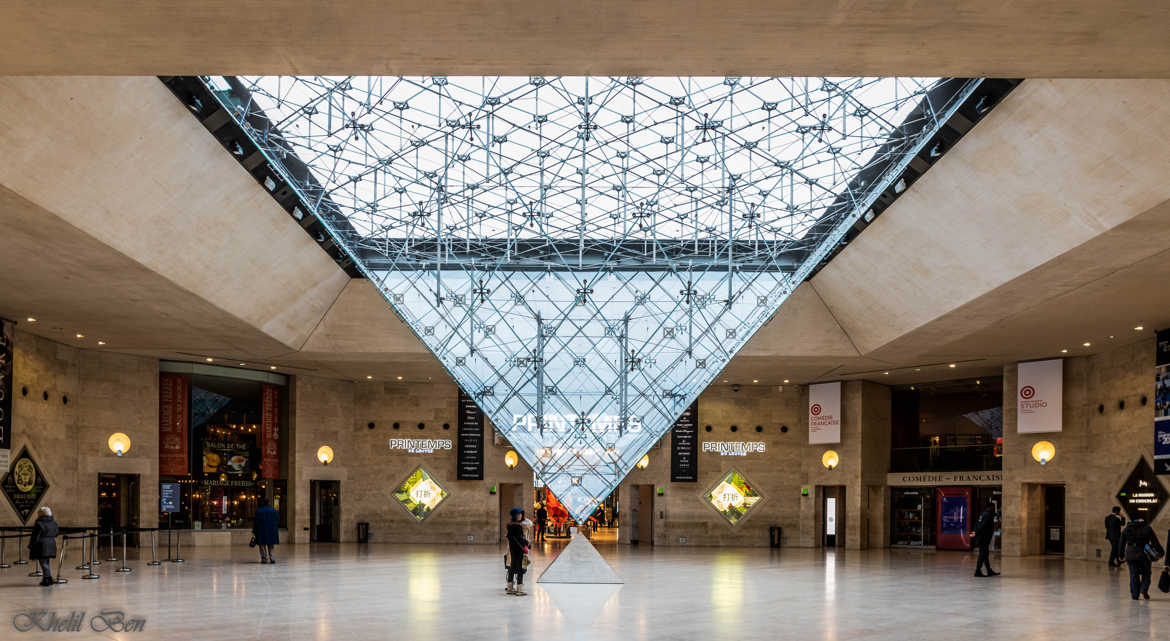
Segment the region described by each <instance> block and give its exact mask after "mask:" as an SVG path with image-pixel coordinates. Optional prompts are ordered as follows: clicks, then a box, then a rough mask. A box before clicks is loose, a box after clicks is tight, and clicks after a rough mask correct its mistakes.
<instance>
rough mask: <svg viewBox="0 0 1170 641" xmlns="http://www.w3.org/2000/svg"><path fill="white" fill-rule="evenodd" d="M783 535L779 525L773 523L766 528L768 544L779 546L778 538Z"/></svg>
mask: <svg viewBox="0 0 1170 641" xmlns="http://www.w3.org/2000/svg"><path fill="white" fill-rule="evenodd" d="M783 535H784V529H783V528H781V527H780V526H779V525H773V526H772V527H769V528H768V544H769V545H771V546H772V547H774V548H778V547H780V540H781V538H782V537H783Z"/></svg>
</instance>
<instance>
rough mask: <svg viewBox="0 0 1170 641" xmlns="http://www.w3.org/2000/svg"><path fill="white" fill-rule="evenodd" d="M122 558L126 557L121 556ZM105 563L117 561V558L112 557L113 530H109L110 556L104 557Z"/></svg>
mask: <svg viewBox="0 0 1170 641" xmlns="http://www.w3.org/2000/svg"><path fill="white" fill-rule="evenodd" d="M122 556H126V555H125V554H122ZM106 560H107V561H117V560H118V557H117V556H115V555H114V528H110V556H108V557H106Z"/></svg>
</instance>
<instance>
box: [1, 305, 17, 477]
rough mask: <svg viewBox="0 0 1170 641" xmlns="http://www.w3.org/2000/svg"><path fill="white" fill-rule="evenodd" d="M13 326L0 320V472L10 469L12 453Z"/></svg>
mask: <svg viewBox="0 0 1170 641" xmlns="http://www.w3.org/2000/svg"><path fill="white" fill-rule="evenodd" d="M13 333H14V329H13V324H12V323H11V322H9V321H6V320H2V319H0V470H6V469H8V462H9V455H10V454H11V453H12V359H13Z"/></svg>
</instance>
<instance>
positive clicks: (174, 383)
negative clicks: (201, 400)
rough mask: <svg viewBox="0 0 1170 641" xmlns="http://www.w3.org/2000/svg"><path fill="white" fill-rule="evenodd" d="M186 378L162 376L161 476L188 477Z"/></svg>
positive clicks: (159, 394) (160, 397)
mask: <svg viewBox="0 0 1170 641" xmlns="http://www.w3.org/2000/svg"><path fill="white" fill-rule="evenodd" d="M188 392H189V390H188V383H187V377H186V376H179V375H176V374H159V376H158V473H159V474H165V475H174V476H184V475H186V474H187V462H188V460H187V416H188V412H187V407H188V406H187V402H188Z"/></svg>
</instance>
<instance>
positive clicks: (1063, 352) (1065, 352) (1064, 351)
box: [1060, 349, 1068, 354]
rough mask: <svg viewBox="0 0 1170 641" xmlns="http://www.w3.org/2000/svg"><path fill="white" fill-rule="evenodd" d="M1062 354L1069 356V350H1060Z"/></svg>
mask: <svg viewBox="0 0 1170 641" xmlns="http://www.w3.org/2000/svg"><path fill="white" fill-rule="evenodd" d="M1060 353H1061V354H1067V353H1068V350H1067V349H1062V350H1060Z"/></svg>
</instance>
